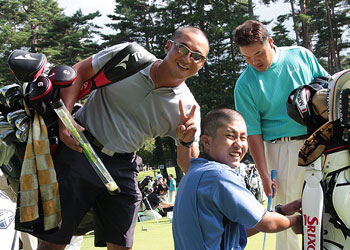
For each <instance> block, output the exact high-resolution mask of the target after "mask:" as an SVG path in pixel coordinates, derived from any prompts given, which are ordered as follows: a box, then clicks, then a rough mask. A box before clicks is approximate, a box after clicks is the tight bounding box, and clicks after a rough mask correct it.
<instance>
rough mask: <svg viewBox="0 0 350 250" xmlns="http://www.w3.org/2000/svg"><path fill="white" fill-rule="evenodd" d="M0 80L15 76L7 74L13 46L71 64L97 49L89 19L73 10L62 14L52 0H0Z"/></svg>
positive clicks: (93, 26) (51, 59)
mask: <svg viewBox="0 0 350 250" xmlns="http://www.w3.org/2000/svg"><path fill="white" fill-rule="evenodd" d="M0 10H1V11H0V26H1V30H0V82H2V83H6V84H7V83H9V82H14V81H16V79H15V78H14V76H13V75H11V74H10V72H9V70H8V66H7V57H8V56H9V54H10V53H11V51H12V50H14V49H24V50H28V51H30V52H40V53H44V54H45V55H46V56H47V58H48V60H49V62H51V63H53V64H62V63H65V64H68V65H73V64H74V63H76V62H78V61H80V60H81V59H83V58H85V57H87V56H88V55H91V54H93V53H95V52H96V51H98V50H99V45H98V44H97V43H96V41H94V40H93V38H94V37H93V35H95V34H98V31H97V29H98V28H100V27H97V26H96V25H94V24H92V22H91V21H92V20H93V19H94V18H95V17H97V16H99V15H100V14H99V12H95V13H91V14H88V15H86V16H84V15H82V13H81V11H77V12H76V13H75V14H73V15H72V16H70V17H69V16H66V15H64V13H63V9H61V8H59V7H58V4H57V1H56V0H21V1H19V0H0Z"/></svg>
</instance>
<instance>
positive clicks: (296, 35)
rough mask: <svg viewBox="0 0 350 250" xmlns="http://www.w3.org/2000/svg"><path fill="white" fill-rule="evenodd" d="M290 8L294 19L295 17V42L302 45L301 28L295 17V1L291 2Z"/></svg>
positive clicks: (291, 0)
mask: <svg viewBox="0 0 350 250" xmlns="http://www.w3.org/2000/svg"><path fill="white" fill-rule="evenodd" d="M290 7H291V10H292V17H293V27H294V32H295V41H296V43H297V45H298V46H299V45H300V42H299V28H298V23H297V19H296V16H295V9H294V0H290Z"/></svg>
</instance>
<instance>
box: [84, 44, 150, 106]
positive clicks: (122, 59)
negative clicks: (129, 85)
mask: <svg viewBox="0 0 350 250" xmlns="http://www.w3.org/2000/svg"><path fill="white" fill-rule="evenodd" d="M156 60H157V59H156V57H155V56H154V55H153V54H151V53H150V52H148V51H147V50H146V49H144V48H143V47H142V46H140V45H138V44H137V43H130V44H129V45H128V46H126V47H125V48H124V49H122V50H121V51H120V52H118V53H117V54H116V55H115V56H114V57H112V58H111V59H110V60H109V61H108V62H107V63H106V64H105V65H104V66H103V67H102V68H101V69H100V70H99V71H98V72H97V73H96V74H95V75H94V76H93V77H92V78H91V79H90V80H89V81H87V82H85V83H84V84H83V86H82V88H81V90H80V92H79V95H78V100H79V99H81V98H82V97H84V96H85V95H87V94H89V93H90V92H91V91H92V90H94V89H98V88H101V87H104V86H106V85H109V84H111V83H115V82H118V81H120V80H123V79H125V78H127V77H129V76H131V75H133V74H135V73H137V72H139V71H140V70H142V69H144V68H146V67H147V66H148V65H150V64H151V63H152V62H154V61H156Z"/></svg>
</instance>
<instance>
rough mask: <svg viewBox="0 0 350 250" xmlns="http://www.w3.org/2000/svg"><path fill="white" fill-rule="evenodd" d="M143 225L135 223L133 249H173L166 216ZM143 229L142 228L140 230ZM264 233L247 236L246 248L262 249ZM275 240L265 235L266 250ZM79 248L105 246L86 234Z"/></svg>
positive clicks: (270, 248) (89, 248)
mask: <svg viewBox="0 0 350 250" xmlns="http://www.w3.org/2000/svg"><path fill="white" fill-rule="evenodd" d="M142 223H143V227H142V224H141V223H140V222H138V223H137V224H136V228H135V236H134V246H133V250H173V249H174V241H173V237H172V231H171V223H170V221H169V219H168V218H165V217H164V218H162V219H160V220H159V221H158V223H157V222H156V221H155V220H150V221H144V222H142ZM142 229H143V230H142ZM263 239H264V234H263V233H258V234H256V235H254V236H252V237H249V238H248V245H247V247H246V250H257V249H262V245H263ZM274 242H275V235H274V234H267V236H266V245H265V249H266V250H273V249H275V248H274ZM81 249H82V250H83V249H85V250H93V249H107V248H106V247H103V248H101V247H94V236H93V235H86V236H84V240H83V243H82V246H81Z"/></svg>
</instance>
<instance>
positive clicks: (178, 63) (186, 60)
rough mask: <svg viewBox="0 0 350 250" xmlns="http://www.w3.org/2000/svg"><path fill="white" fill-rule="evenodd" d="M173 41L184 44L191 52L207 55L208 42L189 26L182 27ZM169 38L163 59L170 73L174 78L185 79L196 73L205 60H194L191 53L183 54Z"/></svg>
mask: <svg viewBox="0 0 350 250" xmlns="http://www.w3.org/2000/svg"><path fill="white" fill-rule="evenodd" d="M173 40H174V42H176V43H178V44H182V45H185V46H186V47H187V48H188V49H190V50H191V51H192V52H198V53H200V54H202V55H203V56H205V57H206V56H207V54H208V51H209V44H208V40H207V38H206V37H205V36H204V35H203V34H202V33H201V32H196V31H194V30H193V29H191V28H184V29H182V31H181V33H180V34H179V35H177V36H176V37H175V38H173ZM174 42H173V41H171V40H169V41H168V42H167V44H166V46H165V52H166V53H167V56H166V57H165V58H164V61H165V62H166V63H167V65H168V68H169V71H170V74H171V76H172V77H173V78H175V79H181V80H185V79H187V78H188V77H190V76H193V75H194V74H196V73H197V72H198V71H199V70H200V69H201V68H202V67H203V65H204V63H205V60H199V61H198V60H194V59H193V58H192V57H191V53H188V54H187V55H184V54H183V53H181V52H179V47H178V46H176V44H175V43H174Z"/></svg>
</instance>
